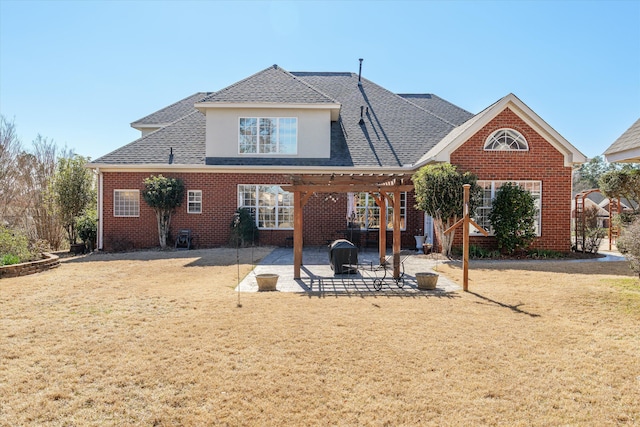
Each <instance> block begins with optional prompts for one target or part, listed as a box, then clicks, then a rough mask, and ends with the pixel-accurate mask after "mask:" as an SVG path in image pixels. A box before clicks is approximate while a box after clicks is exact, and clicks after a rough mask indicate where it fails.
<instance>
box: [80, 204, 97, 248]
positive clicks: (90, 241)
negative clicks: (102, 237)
mask: <svg viewBox="0 0 640 427" xmlns="http://www.w3.org/2000/svg"><path fill="white" fill-rule="evenodd" d="M76 227H77V229H78V237H80V239H81V240H82V241H83V242H84V243H85V245H86V246H87V249H88V250H89V251H90V252H91V251H93V248H94V247H95V244H96V239H97V238H98V218H97V214H96V212H95V211H88V212H85V214H84V215H82V216H81V217H80V218H78V221H77V223H76Z"/></svg>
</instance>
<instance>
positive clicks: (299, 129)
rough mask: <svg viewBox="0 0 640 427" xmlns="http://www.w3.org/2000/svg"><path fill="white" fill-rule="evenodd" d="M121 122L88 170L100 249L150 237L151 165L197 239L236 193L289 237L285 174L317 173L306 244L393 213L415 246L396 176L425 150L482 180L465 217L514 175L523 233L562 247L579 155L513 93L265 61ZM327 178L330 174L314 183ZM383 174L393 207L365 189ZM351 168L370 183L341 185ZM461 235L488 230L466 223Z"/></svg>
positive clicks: (270, 231) (309, 178)
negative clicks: (177, 196)
mask: <svg viewBox="0 0 640 427" xmlns="http://www.w3.org/2000/svg"><path fill="white" fill-rule="evenodd" d="M132 126H133V127H135V128H136V129H139V130H141V132H142V136H141V138H140V139H138V140H136V141H133V142H132V143H130V144H128V145H125V146H123V147H121V148H119V149H117V150H115V151H113V152H111V153H109V154H107V155H105V156H103V157H100V158H98V159H97V160H95V161H93V162H91V163H90V165H89V167H91V168H93V169H95V171H96V173H97V175H98V183H99V196H98V197H99V200H98V206H99V233H98V234H99V237H98V240H99V242H98V246H99V248H101V249H105V250H121V249H127V248H145V247H154V246H157V244H158V239H157V225H156V218H155V216H154V214H153V212H152V210H151V208H149V207H148V206H147V205H146V204H145V203H144V201H143V200H142V197H141V191H142V189H143V180H144V179H145V178H147V177H149V176H150V175H158V174H163V175H165V176H172V177H178V178H181V179H182V180H183V181H184V183H185V187H186V188H185V189H186V195H185V200H184V203H183V205H182V206H181V207H180V208H179V209H178V211H177V212H176V213H175V215H174V217H173V219H172V229H173V230H174V234H175V231H177V230H179V229H190V230H192V233H193V234H194V236H195V240H196V242H195V243H196V245H197V246H198V247H214V246H220V245H225V244H227V243H228V241H229V237H230V225H231V223H232V220H233V216H234V212H235V211H236V209H237V208H238V207H247V208H249V209H251V211H252V212H253V213H254V216H255V221H256V224H257V226H258V228H259V230H260V242H261V244H272V245H285V244H287V243H288V242H290V241H291V238H292V236H293V234H294V222H295V221H296V219H295V215H294V210H295V209H294V195H293V193H291V192H287V191H285V190H284V189H283V187H282V186H284V188H287V187H286V186H287V185H291V184H296V185H298V187H297V188H303V187H302V186H301V185H303V184H313V185H315V187H313V186H311V187H309V186H308V187H305V188H308V189H309V192H308V194H305V197H304V208H303V214H302V217H304V224H303V225H302V226H301V227H302V229H301V230H299V232H300V233H301V234H300V235H299V236H301V237H302V238H303V241H304V244H305V245H323V244H326V242H327V241H328V240H331V239H334V238H337V237H340V233H341V232H342V230H345V229H346V228H347V223H351V224H356V226H357V228H358V229H359V230H360V231H361V233H358V236H359V237H358V238H359V239H362V241H360V242H359V243H362V244H365V243H366V242H365V241H366V240H368V238H367V236H369V234H375V233H377V231H378V230H379V228H380V226H381V224H382V226H383V227H384V229H386V230H388V233H389V236H390V237H389V239H388V240H387V241H388V242H391V233H392V229H393V228H394V227H396V228H399V229H400V230H401V234H400V236H401V239H402V246H403V247H407V248H409V247H414V246H415V241H414V239H413V236H414V234H416V233H420V234H423V233H424V234H427V235H429V234H430V231H431V230H430V223H429V218H425V216H424V214H423V213H422V212H420V211H417V210H416V209H415V208H414V196H413V192H412V191H411V190H410V188H409V186H408V185H406V184H407V183H410V177H411V175H412V174H413V173H414V172H415V171H417V170H418V169H419V168H420V167H422V166H424V165H426V164H430V163H434V162H450V163H452V164H454V165H456V166H457V167H458V170H459V171H471V172H473V173H475V174H477V176H478V177H479V180H480V184H481V185H482V186H483V187H484V189H485V192H484V195H485V196H484V201H483V205H482V206H481V207H480V209H479V210H478V212H477V218H476V220H477V222H479V223H480V224H481V225H485V226H488V223H487V217H486V216H487V213H488V211H489V209H490V206H491V199H492V197H493V196H494V195H495V192H496V191H497V190H498V189H499V187H500V185H502V183H504V182H508V181H511V182H518V183H520V184H521V185H522V186H523V187H524V188H526V189H527V190H529V191H531V193H532V194H533V195H534V196H535V197H536V201H537V203H538V208H539V209H538V210H539V216H538V220H537V224H536V227H537V235H538V237H537V238H536V240H535V242H534V246H535V247H538V248H546V249H552V250H557V251H569V250H570V248H571V225H570V224H571V205H570V203H569V200H571V170H572V165H574V164H576V163H582V162H584V161H585V160H586V159H585V156H584V155H583V154H582V153H580V152H579V151H578V150H577V149H576V148H575V147H574V146H573V145H571V144H570V143H569V142H568V141H566V140H565V139H564V138H563V137H562V136H561V135H560V134H558V133H557V132H556V131H555V130H554V129H553V128H552V127H551V126H549V125H548V124H547V123H546V122H545V121H544V120H542V119H541V118H540V117H539V116H538V115H537V114H536V113H535V112H533V111H532V110H531V109H530V108H529V107H527V106H526V105H525V104H524V103H523V102H522V101H520V100H519V99H518V98H517V97H516V96H514V95H512V94H509V95H507V96H505V97H503V98H501V99H500V100H498V101H497V102H495V103H494V104H492V105H490V106H489V107H487V108H486V109H485V110H483V111H481V112H480V113H478V114H475V115H474V114H471V113H469V112H467V111H465V110H464V109H462V108H459V107H457V106H455V105H453V104H451V103H449V102H447V101H445V100H443V99H441V98H439V97H437V96H435V95H431V94H395V93H392V92H390V91H389V90H387V89H385V88H383V87H381V86H379V85H377V84H375V83H373V82H371V81H369V80H367V79H364V78H362V77H361V76H360V75H359V74H357V73H350V72H288V71H286V70H284V69H282V68H281V67H278V66H276V65H274V66H272V67H269V68H267V69H265V70H262V71H260V72H258V73H256V74H254V75H252V76H250V77H247V78H245V79H243V80H240V81H239V82H237V83H235V84H233V85H231V86H229V87H226V88H224V89H222V90H219V91H217V92H202V93H196V94H194V95H192V96H190V97H187V98H185V99H183V100H181V101H178V102H177V103H175V104H172V105H170V106H168V107H166V108H164V109H162V110H160V111H157V112H155V113H153V114H151V115H149V116H147V117H145V118H143V119H140V120H137V121H136V122H133V123H132ZM376 177H377V178H376ZM334 179H337V180H338V181H339V182H340V183H342V185H340V186H335V187H327V188H324V189H323V191H313V189H319V188H320V187H319V186H321V185H327V186H330V185H331V183H332V182H333V180H334ZM376 179H378V180H379V182H378V181H376ZM389 180H396V182H400V181H402V182H403V183H404V184H405V185H404V186H403V187H402V188H403V191H402V192H399V193H397V194H399V195H400V197H399V198H400V201H399V202H398V203H397V204H396V206H399V212H400V214H399V216H398V218H399V219H398V220H397V221H394V215H393V207H392V206H393V203H395V202H393V200H392V199H390V198H389V197H387V198H380V197H379V195H378V194H377V193H376V192H375V191H373V190H372V188H374V187H375V186H376V185H382V184H383V183H384V182H385V181H389ZM349 182H353V183H359V182H362V183H366V185H368V187H366V186H360V185H354V186H353V187H348V186H345V185H344V184H345V183H349ZM372 186H373V187H372ZM334 188H335V191H334V190H333V189H334ZM350 188H353V189H354V191H348V190H349V189H350ZM398 188H400V187H398ZM362 189H367V191H361V190H362ZM407 190H409V191H407ZM376 200H377V202H376ZM300 206H302V205H300ZM418 230H419V231H418ZM472 243H473V244H478V245H483V246H491V245H492V244H494V240H493V238H492V237H483V236H480V235H478V236H473V238H472Z"/></svg>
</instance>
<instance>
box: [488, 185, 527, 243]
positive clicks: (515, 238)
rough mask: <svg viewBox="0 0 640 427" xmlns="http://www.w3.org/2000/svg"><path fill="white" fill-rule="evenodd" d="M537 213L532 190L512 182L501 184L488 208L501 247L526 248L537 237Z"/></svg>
mask: <svg viewBox="0 0 640 427" xmlns="http://www.w3.org/2000/svg"><path fill="white" fill-rule="evenodd" d="M535 217H536V206H535V202H534V199H533V196H532V195H531V193H529V192H528V191H527V190H525V189H523V188H521V187H519V186H518V185H517V184H514V183H511V182H507V183H506V184H504V185H503V186H502V187H500V189H499V190H498V192H497V194H496V198H495V199H494V200H493V207H492V208H491V212H489V221H490V222H491V227H492V228H493V230H494V234H495V236H496V239H497V241H498V248H500V249H502V250H504V251H505V252H507V253H512V252H514V251H515V250H516V249H526V248H527V247H528V246H529V245H530V244H531V242H532V241H533V239H534V238H535V237H536V233H535V230H534V223H535Z"/></svg>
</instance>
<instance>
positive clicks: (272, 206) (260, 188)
mask: <svg viewBox="0 0 640 427" xmlns="http://www.w3.org/2000/svg"><path fill="white" fill-rule="evenodd" d="M238 207H240V208H247V209H249V210H250V211H251V214H252V215H253V217H254V218H255V220H256V225H257V226H258V228H260V229H281V230H283V229H284V230H291V229H293V193H289V192H288V191H283V190H282V188H280V186H278V185H245V184H241V185H238Z"/></svg>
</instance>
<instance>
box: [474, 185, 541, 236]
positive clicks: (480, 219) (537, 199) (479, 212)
mask: <svg viewBox="0 0 640 427" xmlns="http://www.w3.org/2000/svg"><path fill="white" fill-rule="evenodd" d="M507 182H511V183H513V184H516V185H518V186H519V187H520V188H522V189H524V190H527V191H528V192H529V193H530V194H531V195H532V196H533V200H534V203H535V206H536V219H535V222H534V229H535V231H536V235H537V236H540V235H541V230H542V228H541V220H542V210H541V209H540V207H541V206H542V181H478V185H479V186H480V188H482V201H481V203H479V206H478V207H476V212H475V217H474V218H473V219H474V221H475V222H477V223H478V225H479V226H481V227H482V228H484V229H485V230H487V231H489V233H490V234H493V229H492V228H491V222H490V221H489V212H491V208H492V203H493V199H495V198H496V194H497V192H498V190H499V189H500V187H502V186H503V185H504V184H506V183H507ZM471 233H472V234H477V235H480V232H479V231H478V230H476V228H475V227H473V226H471Z"/></svg>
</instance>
